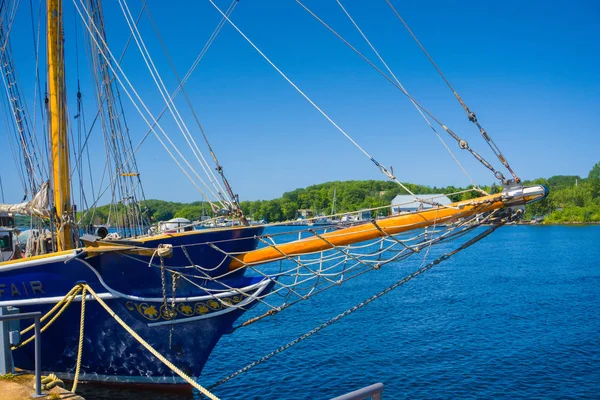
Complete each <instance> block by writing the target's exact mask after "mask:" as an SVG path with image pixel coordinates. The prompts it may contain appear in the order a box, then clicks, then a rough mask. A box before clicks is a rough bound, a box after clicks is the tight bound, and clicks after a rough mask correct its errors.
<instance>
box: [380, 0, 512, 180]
mask: <svg viewBox="0 0 600 400" xmlns="http://www.w3.org/2000/svg"><path fill="white" fill-rule="evenodd" d="M385 1H386V3H387V4H388V5H389V6H390V8H391V9H392V11H393V12H394V14H396V17H398V19H399V20H400V22H402V25H404V27H405V28H406V30H407V31H408V33H409V34H410V36H411V37H412V38H413V39H414V41H415V42H416V43H417V45H419V48H420V49H421V50H422V51H423V53H424V54H425V56H426V57H427V59H428V60H429V62H430V63H431V65H433V67H434V68H435V69H436V71H437V72H438V74H439V75H440V76H441V77H442V79H443V80H444V82H446V85H448V88H450V90H451V91H452V93H453V94H454V96H455V97H456V100H458V102H459V103H460V105H461V106H462V108H463V109H464V110H465V112H466V113H467V118H468V119H469V121H471V122H473V123H474V124H475V125H476V126H477V128H479V132H481V136H483V138H484V139H485V141H486V143H487V144H488V145H489V146H490V149H492V151H493V152H494V154H495V155H496V157H498V160H500V162H501V163H502V165H504V167H505V168H506V169H507V170H508V171H509V172H510V173H511V175H512V176H513V179H514V180H515V182H516V183H520V182H521V179H520V178H519V177H518V176H517V175H516V174H515V173H514V171H513V170H512V168H511V167H510V165H508V161H506V158H505V157H504V156H503V155H502V152H501V151H500V149H499V148H498V146H497V145H496V143H494V141H493V140H492V138H491V136H490V135H489V134H488V133H487V132H486V130H485V129H483V127H482V126H481V125H480V124H479V122H478V121H477V116H476V115H475V113H474V112H473V111H471V110H470V109H469V107H468V106H467V104H466V103H465V102H464V101H463V99H462V98H461V97H460V95H459V94H458V92H457V91H456V90H454V88H453V87H452V85H451V84H450V81H448V79H446V76H445V75H444V74H443V73H442V70H441V69H440V68H439V67H438V66H437V64H436V63H435V62H434V61H433V58H431V56H430V55H429V53H428V52H427V50H425V47H423V45H422V44H421V42H420V41H419V39H417V37H416V36H415V34H414V33H413V31H412V30H411V29H410V28H409V27H408V24H407V23H406V22H405V21H404V19H403V18H402V17H401V16H400V13H399V12H398V11H397V10H396V8H395V7H394V6H393V5H392V3H391V2H390V0H385Z"/></svg>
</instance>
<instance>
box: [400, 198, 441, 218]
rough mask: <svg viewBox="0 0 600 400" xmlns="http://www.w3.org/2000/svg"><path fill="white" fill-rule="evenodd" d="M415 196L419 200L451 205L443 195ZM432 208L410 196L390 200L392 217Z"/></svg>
mask: <svg viewBox="0 0 600 400" xmlns="http://www.w3.org/2000/svg"><path fill="white" fill-rule="evenodd" d="M415 196H417V198H419V199H422V200H427V201H429V202H435V203H439V204H441V205H444V206H445V205H448V204H450V203H452V200H450V199H449V198H448V197H446V196H445V195H443V194H416V195H415ZM432 207H433V206H432V205H431V204H428V203H421V202H419V201H416V200H415V198H414V197H413V196H411V195H408V194H406V195H405V194H399V195H398V196H396V197H394V199H393V200H392V215H398V214H402V213H409V212H415V211H421V210H426V209H428V208H432Z"/></svg>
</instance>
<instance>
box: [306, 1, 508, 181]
mask: <svg viewBox="0 0 600 400" xmlns="http://www.w3.org/2000/svg"><path fill="white" fill-rule="evenodd" d="M296 3H298V5H300V6H301V7H302V8H304V10H306V11H307V12H308V13H309V14H310V15H311V16H312V17H313V18H315V19H316V20H317V21H318V22H320V23H321V24H322V25H323V26H324V27H325V28H327V29H328V30H329V31H330V32H331V33H333V34H334V35H335V36H336V37H337V38H338V39H340V40H341V41H342V42H343V43H344V44H345V45H346V46H348V47H349V48H350V49H351V50H352V51H354V52H355V53H356V54H357V55H358V56H359V57H360V58H362V59H363V60H364V61H365V62H366V63H367V64H369V65H370V66H371V67H373V69H375V71H377V72H378V73H379V74H380V75H381V76H383V77H384V78H385V79H386V80H387V81H388V82H390V83H391V84H392V85H394V86H395V87H396V88H397V89H399V90H400V91H401V92H402V93H403V94H404V95H405V96H407V97H408V98H410V99H412V101H414V104H416V105H417V106H418V107H419V108H420V109H421V110H423V112H424V113H425V114H427V115H428V116H429V117H430V118H431V119H432V120H433V121H434V122H435V123H436V124H438V125H439V126H441V127H442V128H443V129H444V130H445V131H446V133H448V134H449V135H450V136H451V137H452V138H453V139H454V140H456V142H457V143H458V146H459V147H460V148H461V149H462V150H468V151H469V152H470V153H471V155H473V157H475V159H476V160H477V161H479V162H480V163H481V164H482V165H483V166H484V167H486V168H487V169H488V170H490V171H491V172H492V173H493V174H494V176H495V177H496V178H497V179H498V180H500V181H501V182H502V183H504V176H503V175H502V173H501V172H499V171H497V170H496V169H495V168H494V167H493V166H492V164H490V163H489V162H488V161H487V160H485V159H484V158H483V157H482V156H481V155H479V153H477V152H476V151H475V150H473V149H472V148H471V147H470V146H469V144H468V143H467V141H465V140H463V139H461V138H460V137H459V136H458V135H457V134H456V133H455V132H454V131H452V129H450V128H449V127H448V126H446V125H445V124H444V123H442V121H440V120H439V119H438V118H437V117H435V116H434V115H433V114H432V113H431V112H430V111H429V110H428V109H426V108H425V107H424V106H423V105H421V103H419V102H418V101H417V100H416V99H415V98H414V97H412V96H411V95H410V94H409V93H407V92H406V91H405V90H404V89H403V88H402V87H401V86H400V85H398V84H397V83H396V82H394V80H393V79H392V78H391V77H390V76H388V75H387V74H386V73H385V72H383V71H382V70H381V68H379V67H377V66H376V65H375V64H374V63H373V62H372V61H371V60H369V59H368V58H367V57H366V56H365V55H364V54H362V53H361V52H360V51H358V49H356V47H354V46H353V45H352V44H351V43H350V42H348V41H347V40H346V39H345V38H344V37H343V36H341V35H340V34H339V33H338V32H336V31H335V29H333V28H332V27H331V26H329V25H328V24H327V23H326V22H325V21H323V19H321V18H320V17H319V16H318V15H317V14H315V13H314V12H313V11H312V10H311V9H309V8H308V7H307V6H306V5H304V4H303V3H302V2H301V1H300V0H296Z"/></svg>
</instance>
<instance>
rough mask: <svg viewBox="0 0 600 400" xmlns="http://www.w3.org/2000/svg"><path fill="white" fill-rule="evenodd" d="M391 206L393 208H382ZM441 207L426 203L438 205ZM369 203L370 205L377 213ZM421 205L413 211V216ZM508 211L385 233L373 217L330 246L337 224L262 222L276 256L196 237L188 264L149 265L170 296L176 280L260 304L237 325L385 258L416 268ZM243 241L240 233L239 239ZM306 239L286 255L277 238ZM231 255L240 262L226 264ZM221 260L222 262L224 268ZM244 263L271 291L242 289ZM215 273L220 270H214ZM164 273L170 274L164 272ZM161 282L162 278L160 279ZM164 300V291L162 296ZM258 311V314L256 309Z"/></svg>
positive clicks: (158, 261)
mask: <svg viewBox="0 0 600 400" xmlns="http://www.w3.org/2000/svg"><path fill="white" fill-rule="evenodd" d="M389 207H392V206H388V208H389ZM442 209H443V208H442V207H437V208H433V207H431V208H428V210H429V212H431V211H432V210H433V212H436V213H437V211H436V210H442ZM376 210H377V209H371V210H369V211H376ZM420 213H421V211H414V212H412V213H406V214H413V215H419V214H420ZM512 216H513V214H512V213H511V212H510V209H507V208H503V209H501V210H495V211H491V212H475V213H473V214H471V215H468V216H464V217H460V216H459V217H457V218H455V219H451V220H447V219H446V220H441V219H440V221H439V223H438V220H437V219H436V220H434V222H433V224H432V225H430V226H427V227H422V228H415V229H409V230H407V231H405V232H402V233H398V234H389V233H387V231H388V229H389V227H387V228H386V229H383V228H382V227H381V226H380V225H379V222H380V220H378V219H370V220H363V221H356V222H353V224H355V225H362V226H363V228H362V230H363V232H364V231H366V232H367V233H369V232H371V233H373V234H378V236H379V237H377V238H375V239H371V240H367V241H362V242H357V243H353V244H348V245H342V246H341V245H335V244H333V243H332V241H334V239H339V238H340V237H343V236H345V235H350V234H351V233H349V232H348V230H347V229H344V227H343V226H340V224H332V225H324V226H269V228H268V229H266V230H265V233H264V234H262V235H260V236H256V237H255V238H256V239H257V240H258V242H259V245H258V248H259V249H267V248H270V249H274V250H275V251H277V252H279V254H280V257H277V258H278V259H277V260H276V261H272V262H261V263H245V262H243V261H241V257H240V256H241V255H242V254H243V253H234V252H229V251H226V250H225V249H226V248H228V247H229V244H230V242H231V241H235V240H243V239H239V238H238V239H229V240H224V241H221V242H203V243H195V244H190V245H184V246H173V250H175V249H177V248H178V247H179V248H180V249H181V250H182V251H183V253H184V254H185V255H186V256H187V259H188V261H189V265H186V266H181V267H179V266H177V267H173V266H168V265H166V264H168V263H166V262H163V261H164V260H163V259H162V258H161V257H155V258H154V259H153V260H151V261H150V266H154V267H156V268H160V269H161V272H162V274H161V276H162V280H163V286H164V285H165V284H166V285H169V281H170V283H172V285H173V298H174V297H175V288H176V287H177V286H181V285H182V284H185V285H191V286H193V287H196V288H197V289H201V290H203V291H204V292H205V293H207V294H208V295H209V296H210V297H212V299H213V300H214V301H215V302H217V303H219V304H220V305H221V306H222V307H223V308H242V309H245V308H246V307H250V306H253V305H255V304H257V303H258V304H260V305H262V306H263V308H260V309H259V310H260V311H258V312H255V313H254V314H255V316H253V317H251V318H250V319H249V320H247V321H245V322H243V323H241V324H240V325H238V326H237V327H236V328H234V329H237V328H238V327H241V326H245V325H248V324H250V323H253V322H256V321H258V320H260V319H262V318H264V317H266V316H270V315H274V314H276V313H278V312H280V311H282V310H284V309H286V308H288V307H290V306H292V305H294V304H296V303H298V302H301V301H304V300H307V299H310V298H311V297H313V296H315V295H317V294H319V293H321V292H323V291H326V290H329V289H331V288H334V287H337V286H340V285H342V284H344V283H345V282H347V281H350V280H352V279H354V278H357V277H359V276H361V275H363V274H366V273H368V272H370V271H373V270H379V269H381V268H382V267H384V266H386V265H388V264H391V263H393V264H399V263H403V262H406V261H407V260H409V259H412V261H411V262H412V264H413V265H415V266H418V265H421V266H422V265H424V264H425V263H427V262H429V261H430V260H432V259H435V258H436V257H439V256H440V255H441V254H445V253H448V252H449V251H451V250H453V249H455V248H457V247H460V246H461V244H463V243H465V242H467V241H469V240H471V239H472V238H473V237H475V236H476V235H477V234H478V229H477V228H478V227H480V226H482V225H498V224H500V223H503V222H505V221H506V220H510V219H511V218H512ZM246 240H247V239H246ZM307 240H317V241H319V242H322V245H323V250H320V251H316V252H311V253H308V254H300V255H297V254H296V255H295V254H287V253H286V252H285V251H284V250H282V249H283V248H285V246H283V245H284V244H286V245H289V244H290V243H292V244H293V243H296V244H302V243H304V242H306V241H307ZM193 246H207V247H210V248H211V249H213V250H215V251H217V252H220V253H221V254H222V258H221V262H220V263H217V264H216V265H215V264H212V265H210V266H208V265H207V266H204V265H201V264H198V260H195V261H196V262H194V260H193V259H192V257H190V256H189V251H190V248H191V247H193ZM127 257H130V258H132V259H136V260H138V261H140V262H144V261H143V260H142V259H139V258H136V257H135V256H132V255H127ZM232 261H235V262H237V263H238V264H240V265H241V266H238V267H235V268H232V265H233V264H232ZM224 266H228V267H229V268H223V267H224ZM242 268H243V269H245V271H244V273H245V276H246V277H247V278H254V282H256V281H258V282H269V283H270V284H272V288H271V290H265V291H262V290H257V285H256V284H253V285H249V286H247V287H240V286H239V281H238V279H239V277H240V269H242ZM217 271H225V272H222V273H217ZM165 272H166V275H170V276H168V277H167V278H165ZM165 280H167V282H165ZM232 292H233V293H235V295H236V296H237V297H238V299H243V300H244V301H241V300H240V301H237V302H236V303H235V304H233V303H232V302H231V301H230V298H228V297H227V296H224V295H223V294H224V293H232ZM164 296H165V299H167V296H168V294H166V293H165V294H164ZM260 312H262V314H260V315H257V314H259V313H260Z"/></svg>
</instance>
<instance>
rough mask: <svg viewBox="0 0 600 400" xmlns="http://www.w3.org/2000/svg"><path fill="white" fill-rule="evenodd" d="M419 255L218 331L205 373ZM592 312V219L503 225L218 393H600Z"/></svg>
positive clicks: (286, 333)
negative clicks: (379, 387)
mask: <svg viewBox="0 0 600 400" xmlns="http://www.w3.org/2000/svg"><path fill="white" fill-rule="evenodd" d="M415 267H416V264H414V263H410V262H409V263H403V264H399V265H388V266H386V267H384V268H382V269H381V270H380V271H377V272H372V273H370V274H367V275H365V276H363V277H361V278H359V279H356V280H354V281H351V282H349V284H348V285H346V286H342V287H339V288H335V289H332V290H330V291H328V292H325V293H322V294H321V295H319V296H316V297H315V298H313V299H311V300H309V301H306V302H303V303H300V304H298V305H296V306H295V307H292V308H290V309H288V310H286V311H284V312H282V313H281V314H279V315H277V316H275V317H272V318H270V319H267V320H265V321H264V322H259V323H255V324H253V325H250V326H249V327H246V328H244V329H240V330H238V331H237V332H236V333H235V334H233V335H228V336H226V337H224V338H223V339H222V340H221V342H220V343H219V345H218V346H217V349H216V350H215V351H214V353H213V355H212V358H211V359H210V360H209V362H208V364H207V366H206V368H205V373H204V376H202V377H201V379H200V382H201V383H203V384H210V383H213V382H215V381H217V380H219V379H220V378H222V377H224V376H225V375H228V374H229V373H231V372H234V371H235V370H237V369H238V368H241V367H243V366H245V365H246V364H248V363H250V362H252V361H254V360H256V359H257V358H260V357H262V356H263V355H265V354H266V353H269V352H270V351H272V350H274V349H276V348H277V347H279V346H281V345H283V344H285V343H287V342H288V341H290V340H293V339H295V338H296V337H298V336H300V335H301V334H303V333H305V332H306V331H308V330H310V329H312V328H313V327H315V326H317V325H320V324H321V323H323V322H325V321H327V320H328V319H330V318H332V317H334V316H335V315H337V314H339V313H340V312H342V311H344V310H346V309H347V308H350V307H352V306H353V305H355V304H357V303H358V302H360V301H362V300H364V299H366V298H368V297H369V296H371V295H372V294H374V293H376V292H378V291H379V290H381V289H383V288H385V287H387V286H389V285H390V284H392V283H393V282H395V281H396V280H398V279H400V278H402V277H404V276H405V275H407V273H408V272H410V271H411V270H413V269H415ZM599 310H600V226H574V227H566V226H551V227H545V226H507V227H504V228H501V229H499V230H497V231H496V232H495V233H494V234H492V235H491V236H489V237H487V238H486V239H484V240H483V241H481V242H479V243H477V244H476V245H474V246H473V247H471V248H469V249H467V250H465V251H463V252H461V253H459V254H457V255H456V256H454V257H453V258H451V259H450V260H448V261H446V262H445V263H442V264H440V265H439V266H437V267H435V268H434V269H432V270H430V271H429V272H427V273H425V274H424V275H421V276H419V277H417V278H415V279H414V280H412V281H410V282H409V283H407V284H405V285H403V286H401V287H400V288H398V289H396V290H395V291H393V292H391V293H389V294H388V295H386V296H385V297H383V298H381V299H379V300H376V301H375V302H373V303H371V304H370V305H368V306H367V307H365V308H363V309H361V310H360V311H358V312H356V313H354V314H352V315H350V316H348V317H346V318H344V319H343V320H342V321H340V322H338V323H337V324H334V325H332V326H330V327H329V328H327V329H325V330H323V331H321V332H320V333H318V334H316V335H314V336H312V337H311V338H309V339H307V340H305V341H303V342H301V343H300V344H298V345H296V346H294V347H292V348H291V349H289V350H287V351H286V352H284V353H281V354H279V355H276V356H275V357H273V358H272V359H270V360H269V361H267V362H265V363H264V364H261V365H259V366H257V367H256V368H254V369H252V370H250V371H249V372H247V373H245V374H242V375H240V376H238V377H237V378H235V379H233V380H231V381H230V382H228V383H226V384H224V385H222V386H220V387H218V388H216V389H215V390H214V393H215V394H216V395H218V396H220V397H221V398H223V399H241V398H243V399H267V398H268V399H329V398H331V397H335V396H338V395H341V394H343V393H345V392H347V391H351V390H354V389H357V388H360V387H362V386H367V385H370V384H372V383H375V382H383V383H384V384H385V390H384V398H388V399H403V398H410V399H424V398H427V399H449V398H478V399H480V398H504V399H513V398H536V399H538V398H539V399H546V398H548V399H572V398H600V311H599ZM84 395H85V396H86V397H87V398H88V399H95V398H131V399H136V398H139V399H141V398H163V399H188V398H191V396H185V395H167V394H165V395H160V396H159V394H158V393H157V392H152V394H149V393H148V392H130V391H126V392H124V391H123V390H118V391H117V390H106V389H103V390H96V389H85V392H84ZM149 396H150V397H149Z"/></svg>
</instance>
